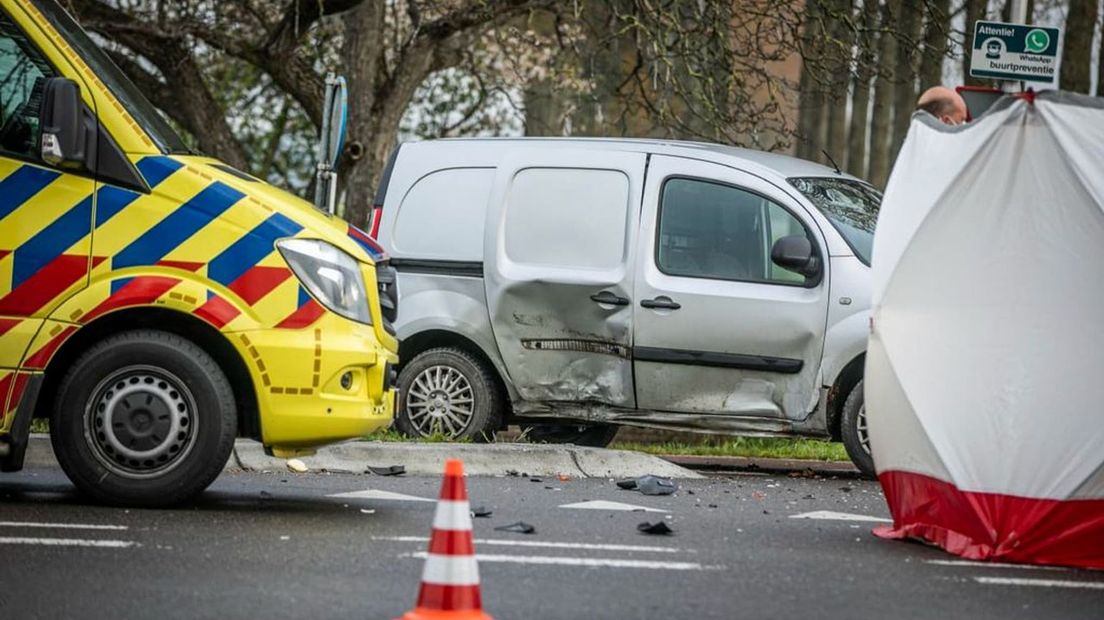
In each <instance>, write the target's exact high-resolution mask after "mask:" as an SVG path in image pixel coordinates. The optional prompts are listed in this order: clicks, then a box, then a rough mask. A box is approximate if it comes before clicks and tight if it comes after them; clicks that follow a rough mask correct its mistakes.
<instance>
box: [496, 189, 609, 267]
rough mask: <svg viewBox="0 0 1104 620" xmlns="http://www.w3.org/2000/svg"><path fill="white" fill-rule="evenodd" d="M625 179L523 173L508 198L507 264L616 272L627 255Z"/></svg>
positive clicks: (506, 226)
mask: <svg viewBox="0 0 1104 620" xmlns="http://www.w3.org/2000/svg"><path fill="white" fill-rule="evenodd" d="M628 200H629V178H628V177H627V176H625V174H624V173H623V172H620V171H617V170H591V169H581V168H526V169H524V170H520V171H518V173H517V174H516V175H515V176H514V178H513V180H512V182H511V184H510V190H509V193H508V195H507V197H506V222H505V224H506V225H505V233H506V235H505V236H506V239H505V242H506V243H505V245H506V255H507V256H508V257H509V258H510V260H512V261H514V262H517V263H522V264H527V265H540V266H548V267H553V266H554V267H567V268H579V269H601V270H606V269H614V268H616V267H618V266H620V265H621V264H622V262H623V259H624V255H625V241H626V236H627V233H628V230H627V228H626V227H627V223H628V213H629V205H628Z"/></svg>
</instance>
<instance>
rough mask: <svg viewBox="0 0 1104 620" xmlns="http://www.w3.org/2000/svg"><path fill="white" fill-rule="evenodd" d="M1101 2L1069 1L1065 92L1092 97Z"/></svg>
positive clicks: (1092, 0) (1065, 56) (1063, 84)
mask: <svg viewBox="0 0 1104 620" xmlns="http://www.w3.org/2000/svg"><path fill="white" fill-rule="evenodd" d="M1096 10H1097V0H1069V12H1068V13H1067V16H1066V38H1065V44H1064V46H1063V49H1062V74H1061V76H1059V78H1060V80H1059V81H1060V84H1061V88H1062V90H1071V91H1074V92H1079V93H1088V92H1089V88H1090V85H1091V80H1092V46H1093V31H1094V30H1095V29H1096Z"/></svg>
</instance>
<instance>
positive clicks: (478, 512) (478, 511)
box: [471, 506, 492, 519]
mask: <svg viewBox="0 0 1104 620" xmlns="http://www.w3.org/2000/svg"><path fill="white" fill-rule="evenodd" d="M491 512H492V511H491V509H490V508H487V507H486V506H476V507H475V508H472V509H471V516H473V517H476V518H481V519H482V518H486V517H489V516H491Z"/></svg>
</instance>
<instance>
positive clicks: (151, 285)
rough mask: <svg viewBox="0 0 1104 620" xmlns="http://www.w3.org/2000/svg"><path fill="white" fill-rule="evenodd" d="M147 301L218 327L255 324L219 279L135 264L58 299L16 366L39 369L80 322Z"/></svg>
mask: <svg viewBox="0 0 1104 620" xmlns="http://www.w3.org/2000/svg"><path fill="white" fill-rule="evenodd" d="M138 307H151V308H160V309H166V310H175V311H177V312H181V313H184V314H190V315H192V316H195V317H197V318H199V319H202V320H203V321H205V322H207V323H208V324H210V325H211V326H212V327H214V328H215V329H218V330H219V331H223V332H227V331H242V330H250V329H256V328H258V327H259V321H258V319H257V316H256V313H255V312H254V310H253V309H252V308H251V307H249V306H247V305H244V304H242V303H240V301H239V300H238V299H237V296H236V295H234V294H233V293H232V292H230V291H229V290H227V289H226V288H225V287H222V286H221V285H219V284H216V283H214V282H210V281H208V280H206V279H204V278H201V277H200V276H197V275H196V274H194V273H192V272H188V271H184V270H181V269H172V268H164V267H154V268H139V269H131V270H122V271H118V272H111V273H107V274H103V275H102V276H100V277H97V278H96V279H94V280H93V281H92V283H90V284H89V285H88V286H87V287H85V288H83V289H81V290H80V291H78V292H77V293H76V294H74V295H72V296H71V297H69V298H68V299H66V300H65V301H64V302H62V303H61V304H60V305H59V306H58V307H57V308H55V309H54V311H53V312H52V313H51V314H50V316H49V317H48V318H47V320H46V321H45V322H44V323H43V325H42V328H41V329H39V331H38V334H37V335H36V336H35V338H34V339H33V340H32V341H31V346H30V347H28V349H27V354H26V356H25V357H24V360H23V364H22V366H23V367H24V368H28V369H45V368H46V366H47V364H49V362H50V359H52V357H53V355H54V353H56V352H57V350H58V349H59V348H61V345H62V344H64V343H65V341H66V340H68V339H69V337H70V336H72V335H73V334H74V333H76V331H77V330H78V329H80V327H81V326H82V325H86V324H88V323H91V322H92V321H94V320H96V319H98V318H100V317H102V316H104V315H106V314H109V313H111V312H115V311H117V310H122V309H124V308H138Z"/></svg>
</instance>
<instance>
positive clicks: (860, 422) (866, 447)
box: [855, 405, 870, 454]
mask: <svg viewBox="0 0 1104 620" xmlns="http://www.w3.org/2000/svg"><path fill="white" fill-rule="evenodd" d="M855 430H856V432H857V433H858V435H859V445H860V446H862V449H863V452H866V453H867V454H870V435H869V434H868V433H867V432H866V405H863V406H862V407H859V415H858V416H856V417H855Z"/></svg>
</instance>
